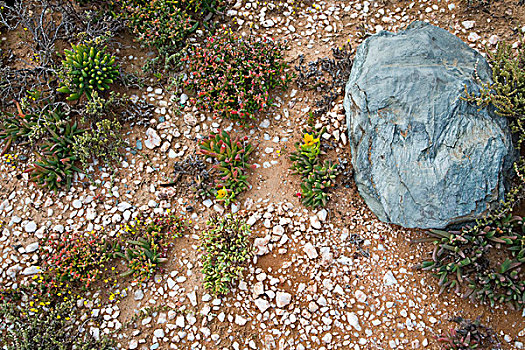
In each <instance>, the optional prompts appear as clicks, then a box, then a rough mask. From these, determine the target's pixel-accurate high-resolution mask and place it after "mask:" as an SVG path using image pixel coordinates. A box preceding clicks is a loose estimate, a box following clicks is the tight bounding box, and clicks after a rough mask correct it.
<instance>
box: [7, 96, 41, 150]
mask: <svg viewBox="0 0 525 350" xmlns="http://www.w3.org/2000/svg"><path fill="white" fill-rule="evenodd" d="M16 107H17V109H18V113H4V114H3V115H0V140H2V142H3V145H4V147H3V148H2V150H1V151H0V155H3V154H4V153H6V152H7V151H8V150H9V147H11V145H12V144H13V143H15V142H17V141H20V140H24V141H27V140H28V138H29V136H30V135H31V133H32V132H33V130H34V128H35V127H36V126H37V125H38V116H36V115H35V114H32V113H27V114H24V113H23V112H22V109H21V108H20V105H19V104H18V102H17V103H16Z"/></svg>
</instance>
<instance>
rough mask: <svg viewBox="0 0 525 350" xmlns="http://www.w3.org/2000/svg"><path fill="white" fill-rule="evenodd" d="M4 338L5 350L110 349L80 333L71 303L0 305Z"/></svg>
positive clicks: (107, 344) (109, 344) (105, 340)
mask: <svg viewBox="0 0 525 350" xmlns="http://www.w3.org/2000/svg"><path fill="white" fill-rule="evenodd" d="M2 319H3V322H1V323H2V326H0V328H2V327H5V326H7V327H6V328H5V332H6V333H5V337H2V339H0V345H3V346H5V349H7V350H34V349H39V350H73V349H77V350H113V349H116V347H115V344H114V342H113V341H111V340H109V339H108V338H106V337H102V338H101V339H100V340H96V339H95V338H94V337H93V336H91V335H89V334H84V335H82V334H80V326H79V324H80V322H81V321H82V320H81V317H80V315H78V313H77V310H76V308H75V307H74V303H73V301H68V302H61V303H58V304H54V305H51V306H45V307H43V306H40V305H39V304H37V303H34V302H29V303H28V305H26V306H17V305H16V304H15V303H12V302H7V303H2V304H0V320H2Z"/></svg>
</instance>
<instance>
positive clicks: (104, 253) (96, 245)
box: [37, 231, 115, 293]
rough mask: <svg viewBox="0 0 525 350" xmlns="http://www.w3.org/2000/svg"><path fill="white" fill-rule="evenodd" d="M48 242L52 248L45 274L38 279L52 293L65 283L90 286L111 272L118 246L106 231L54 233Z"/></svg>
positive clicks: (49, 249)
mask: <svg viewBox="0 0 525 350" xmlns="http://www.w3.org/2000/svg"><path fill="white" fill-rule="evenodd" d="M45 244H46V246H47V247H48V250H47V252H46V254H45V255H44V259H43V261H44V266H43V273H42V275H41V276H40V277H39V278H38V279H37V280H41V281H38V282H39V283H40V284H41V285H42V286H43V287H45V290H47V291H49V292H50V293H53V292H55V291H57V290H60V289H62V288H63V287H64V285H65V284H69V285H71V286H73V285H75V286H77V287H80V288H82V289H88V288H89V287H90V286H91V285H92V284H93V283H95V282H96V281H97V280H99V279H100V278H101V276H102V275H104V273H105V271H107V267H108V263H109V262H110V261H111V260H112V259H113V253H114V249H115V247H114V245H113V243H112V242H111V241H109V240H108V239H107V238H106V237H105V236H104V234H103V233H99V232H96V231H92V232H87V233H81V232H66V233H64V234H62V235H52V236H50V237H48V239H47V240H46V241H45Z"/></svg>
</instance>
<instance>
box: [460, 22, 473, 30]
mask: <svg viewBox="0 0 525 350" xmlns="http://www.w3.org/2000/svg"><path fill="white" fill-rule="evenodd" d="M461 24H462V25H463V27H465V29H472V28H474V25H475V24H476V21H463V22H461Z"/></svg>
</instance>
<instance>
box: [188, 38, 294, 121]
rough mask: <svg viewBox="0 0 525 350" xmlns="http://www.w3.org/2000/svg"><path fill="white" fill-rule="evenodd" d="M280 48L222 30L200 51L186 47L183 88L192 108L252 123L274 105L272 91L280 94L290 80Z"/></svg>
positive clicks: (282, 45) (198, 47) (215, 115)
mask: <svg viewBox="0 0 525 350" xmlns="http://www.w3.org/2000/svg"><path fill="white" fill-rule="evenodd" d="M285 48H286V47H285V45H284V44H282V43H278V42H275V41H273V40H270V39H267V38H263V39H257V38H255V37H253V36H248V37H240V36H238V35H236V34H234V33H233V32H232V31H231V29H228V28H222V29H220V30H218V31H217V33H216V34H215V35H213V36H211V37H210V38H208V39H207V40H206V42H205V43H204V44H203V45H201V46H192V47H191V48H190V50H189V52H188V55H187V56H186V57H185V58H183V61H184V62H185V63H186V64H187V65H188V79H187V80H186V81H185V82H184V84H185V87H186V88H188V89H189V90H191V91H192V92H193V93H194V96H193V97H192V99H191V100H192V102H193V103H194V104H195V105H196V106H197V107H199V108H200V109H201V110H203V111H208V112H211V113H212V114H213V116H214V118H215V117H225V118H230V119H233V120H239V121H241V122H243V123H246V122H248V121H249V120H251V119H255V118H256V115H257V113H260V112H264V111H268V110H269V108H270V107H271V106H272V105H273V103H274V98H273V97H272V92H273V90H276V89H285V88H286V87H287V86H288V84H289V83H290V81H291V79H292V75H291V74H290V73H289V72H287V64H286V63H284V62H283V51H284V50H285Z"/></svg>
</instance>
